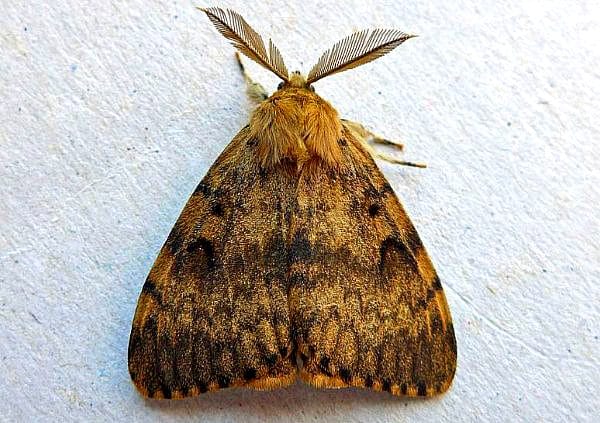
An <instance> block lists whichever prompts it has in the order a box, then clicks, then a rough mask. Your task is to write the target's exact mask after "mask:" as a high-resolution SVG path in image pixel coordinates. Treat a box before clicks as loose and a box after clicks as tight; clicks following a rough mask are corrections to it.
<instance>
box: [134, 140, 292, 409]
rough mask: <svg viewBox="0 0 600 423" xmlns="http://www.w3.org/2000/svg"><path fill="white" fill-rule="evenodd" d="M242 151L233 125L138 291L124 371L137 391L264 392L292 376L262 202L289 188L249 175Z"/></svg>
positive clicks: (272, 230) (273, 224) (275, 216)
mask: <svg viewBox="0 0 600 423" xmlns="http://www.w3.org/2000/svg"><path fill="white" fill-rule="evenodd" d="M252 148H253V146H252V145H249V144H248V143H247V130H246V129H242V131H240V133H239V134H238V135H237V136H236V137H235V138H234V139H233V141H232V142H231V143H230V145H229V146H228V147H227V148H226V149H225V151H224V152H223V153H222V154H221V156H220V157H219V158H218V159H217V161H216V162H215V164H214V165H213V166H212V167H211V168H210V169H209V171H208V173H207V175H206V176H205V177H204V179H203V180H202V181H201V182H200V184H199V185H198V188H197V189H196V190H195V191H194V193H193V195H192V196H191V198H190V199H189V201H188V203H187V204H186V206H185V207H184V209H183V211H182V213H181V215H180V217H179V218H178V220H177V223H176V224H175V226H174V227H173V229H172V231H171V233H170V235H169V237H168V239H167V241H166V243H165V245H164V246H163V247H162V249H161V251H160V254H159V256H158V258H157V259H156V262H155V263H154V266H153V267H152V269H151V271H150V274H149V275H148V278H147V280H146V282H145V284H144V286H143V288H142V292H141V294H140V298H139V301H138V306H137V309H136V312H135V317H134V321H133V325H132V330H131V336H130V341H129V371H130V374H131V378H132V380H133V382H134V383H135V385H136V387H137V388H138V390H139V391H140V392H141V393H142V394H143V395H145V396H147V397H152V398H184V397H188V396H194V395H198V394H200V393H203V392H206V391H212V390H216V389H220V388H226V387H229V386H250V387H255V388H258V389H270V388H276V387H279V386H285V385H288V384H290V383H291V382H292V381H293V380H294V378H295V374H296V364H295V357H292V350H293V348H292V341H291V337H290V330H289V329H290V325H289V313H288V306H287V292H286V287H285V283H284V280H285V272H286V266H287V256H286V252H285V251H286V250H285V245H284V242H283V236H282V234H281V227H282V226H283V225H282V221H283V219H284V218H285V217H284V216H283V207H278V208H277V209H276V210H273V209H272V207H271V205H272V204H274V203H277V202H278V201H280V200H279V199H278V198H276V196H280V198H282V199H285V198H290V197H291V196H292V193H291V192H289V191H290V190H291V189H292V188H291V186H290V180H289V179H288V178H286V177H285V175H281V174H272V175H269V177H266V178H265V177H261V176H259V172H258V170H257V169H256V165H255V161H254V159H253V157H254V155H253V152H252ZM281 201H285V200H281ZM267 264H269V265H267Z"/></svg>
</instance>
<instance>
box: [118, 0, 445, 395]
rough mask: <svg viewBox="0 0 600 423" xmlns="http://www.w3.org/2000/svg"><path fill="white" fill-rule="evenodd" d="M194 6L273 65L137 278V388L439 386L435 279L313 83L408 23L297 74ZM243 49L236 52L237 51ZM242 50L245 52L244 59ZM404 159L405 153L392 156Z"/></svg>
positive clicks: (379, 52)
mask: <svg viewBox="0 0 600 423" xmlns="http://www.w3.org/2000/svg"><path fill="white" fill-rule="evenodd" d="M201 10H203V11H204V12H205V13H206V15H207V16H208V18H209V19H210V21H211V22H212V23H213V24H214V25H215V27H216V29H217V30H218V31H219V32H220V33H221V34H222V35H224V36H225V37H226V38H227V39H229V40H230V41H231V42H232V43H233V45H234V46H235V47H236V48H237V50H238V51H239V52H241V53H243V54H244V55H245V56H247V57H248V58H250V59H252V60H254V61H255V62H257V63H258V64H260V65H261V66H263V67H265V68H266V69H268V70H270V71H271V72H273V73H274V74H275V75H277V76H278V77H279V78H280V79H281V80H282V82H281V84H279V87H278V89H277V91H275V92H274V93H273V94H272V95H270V96H268V95H267V94H266V93H264V92H263V90H262V89H261V87H260V86H258V85H257V84H256V83H254V82H253V81H252V80H251V79H250V77H249V76H248V75H247V74H245V71H244V70H243V68H242V71H243V72H244V75H245V77H246V80H247V81H248V83H249V86H250V87H251V91H252V93H253V95H252V97H253V98H255V99H257V105H256V108H255V109H254V111H253V113H252V115H251V118H250V122H249V123H248V125H246V126H245V127H244V128H242V129H241V130H240V131H239V133H238V134H237V135H236V136H235V137H234V138H233V140H232V141H231V142H230V144H229V145H228V146H227V147H226V148H225V150H224V151H223V152H222V153H221V155H220V156H219V158H218V159H217V160H216V162H215V163H214V164H213V165H212V166H211V167H210V169H209V170H208V173H207V174H206V176H205V177H204V179H202V181H201V182H200V184H199V185H198V187H197V188H196V189H195V191H194V193H193V194H192V196H191V198H190V199H189V201H188V202H187V204H186V206H185V207H184V209H183V211H182V213H181V215H180V216H179V218H178V220H177V222H176V223H175V226H174V227H173V229H172V230H171V233H170V234H169V236H168V238H167V240H166V242H165V244H164V246H163V247H162V249H161V251H160V253H159V255H158V258H157V259H156V262H155V263H154V266H153V267H152V269H151V270H150V273H149V275H148V277H147V279H146V281H145V283H144V285H143V288H142V292H141V294H140V297H139V301H138V305H137V309H136V312H135V317H134V320H133V327H132V330H131V336H130V340H129V351H128V355H129V372H130V375H131V378H132V380H133V382H134V384H135V386H136V387H137V389H138V390H139V391H140V393H141V394H142V395H144V396H146V397H151V398H176V399H177V398H184V397H190V396H195V395H198V394H201V393H204V392H207V391H215V390H217V389H220V388H227V387H234V386H245V387H250V388H256V389H274V388H279V387H284V386H287V385H290V384H292V383H293V382H294V381H295V380H296V379H301V380H303V381H304V382H306V383H308V384H310V385H312V386H315V387H318V388H340V387H363V388H370V389H373V390H376V391H388V392H390V393H392V394H394V395H407V396H431V395H435V394H439V393H442V392H444V391H446V390H447V389H448V387H449V386H450V383H451V381H452V379H453V376H454V372H455V368H456V340H455V336H454V329H453V326H452V320H451V317H450V312H449V309H448V305H447V302H446V298H445V296H444V292H443V291H442V286H441V284H440V280H439V278H438V276H437V275H436V272H435V270H434V268H433V265H432V263H431V261H430V259H429V257H428V255H427V252H426V251H425V248H424V247H423V244H422V243H421V240H420V239H419V236H418V234H417V232H416V230H415V228H414V226H413V225H412V223H411V221H410V219H409V218H408V216H407V214H406V212H405V211H404V209H403V207H402V205H401V204H400V202H399V201H398V199H397V197H396V195H395V194H394V191H393V190H392V188H391V186H390V184H389V183H388V182H387V181H386V179H385V177H384V176H383V174H382V173H381V171H380V170H379V169H378V167H377V165H376V163H375V161H374V157H376V156H378V154H379V153H377V152H375V150H374V149H373V148H372V146H371V145H370V141H371V142H373V143H387V144H391V142H390V141H387V140H385V139H383V138H381V137H377V136H375V135H373V134H372V133H371V132H369V131H367V130H366V129H365V128H364V127H363V126H362V125H360V124H357V123H355V122H351V121H347V120H343V119H341V118H340V117H339V116H338V113H337V112H336V110H335V109H334V108H333V107H332V106H331V104H329V103H328V102H327V101H326V100H324V99H323V98H321V97H320V96H319V95H318V94H317V93H316V92H315V90H314V86H313V84H314V83H315V82H317V81H319V80H321V79H323V78H324V77H326V76H329V75H332V74H335V73H338V72H342V71H345V70H348V69H352V68H355V67H357V66H360V65H362V64H365V63H368V62H370V61H372V60H375V59H376V58H379V57H381V56H383V55H384V54H386V53H388V52H390V51H391V50H393V49H394V48H396V47H397V46H398V45H400V44H402V43H403V42H404V41H406V40H408V39H409V38H411V35H408V34H405V33H403V32H401V31H398V30H389V29H375V30H365V31H361V32H357V33H355V34H353V35H351V36H349V37H347V38H344V39H342V40H341V41H339V42H338V43H336V44H335V45H334V46H333V47H332V48H331V49H330V50H327V51H326V52H325V53H324V54H323V55H322V56H321V58H320V59H319V61H318V62H317V64H316V65H315V66H314V67H313V68H312V69H311V71H310V72H309V73H308V76H307V77H304V76H303V75H301V74H300V73H299V72H292V73H291V74H289V73H288V71H287V69H286V66H285V64H284V61H283V58H282V56H281V54H280V52H279V50H278V49H277V47H276V46H275V45H274V44H273V42H272V41H270V40H269V46H268V49H267V47H266V46H265V44H264V42H263V40H262V38H261V36H260V35H259V34H258V33H257V32H256V31H255V30H254V29H252V28H251V27H250V26H249V25H248V23H247V22H246V21H245V20H244V19H243V18H242V16H240V15H239V14H237V13H236V12H234V11H231V10H223V9H219V8H208V9H201ZM238 59H239V55H238ZM240 64H241V61H240ZM396 162H398V163H400V164H406V165H410V166H419V164H417V163H412V162H404V161H399V160H397V161H396Z"/></svg>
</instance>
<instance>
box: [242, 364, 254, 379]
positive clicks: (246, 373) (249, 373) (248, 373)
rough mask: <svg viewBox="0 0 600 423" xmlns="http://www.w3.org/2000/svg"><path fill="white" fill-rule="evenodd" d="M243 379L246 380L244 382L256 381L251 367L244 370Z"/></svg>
mask: <svg viewBox="0 0 600 423" xmlns="http://www.w3.org/2000/svg"><path fill="white" fill-rule="evenodd" d="M244 379H246V380H253V379H256V369H254V368H252V367H251V368H248V369H246V370H244Z"/></svg>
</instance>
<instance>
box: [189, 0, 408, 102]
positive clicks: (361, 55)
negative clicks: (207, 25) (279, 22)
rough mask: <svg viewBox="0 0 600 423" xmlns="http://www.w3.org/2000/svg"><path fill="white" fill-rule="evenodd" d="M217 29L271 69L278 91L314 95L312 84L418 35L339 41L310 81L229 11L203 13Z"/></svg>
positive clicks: (365, 34)
mask: <svg viewBox="0 0 600 423" xmlns="http://www.w3.org/2000/svg"><path fill="white" fill-rule="evenodd" d="M200 10H202V11H203V12H204V13H206V15H207V16H208V18H209V19H210V21H211V22H212V23H213V24H214V25H215V27H216V28H217V30H218V31H219V32H220V33H221V34H223V36H225V38H227V39H229V40H231V42H232V43H233V45H234V46H235V47H236V48H237V49H238V50H239V51H240V53H242V54H244V55H246V56H247V57H248V58H250V59H252V60H254V61H255V62H256V63H258V64H259V65H261V66H263V67H265V68H267V69H269V70H270V71H271V72H273V73H274V74H275V75H277V76H278V77H279V78H281V80H282V82H281V84H279V87H278V89H279V90H281V89H285V88H304V89H307V90H311V91H314V88H313V87H312V84H313V83H314V82H316V81H318V80H320V79H322V78H325V77H326V76H329V75H332V74H334V73H338V72H342V71H345V70H348V69H352V68H355V67H357V66H360V65H364V64H365V63H368V62H370V61H372V60H375V59H377V58H379V57H381V56H383V55H385V54H387V53H389V52H390V51H392V50H393V49H395V48H396V47H398V46H399V45H400V44H402V43H403V42H404V41H406V40H408V39H409V38H412V37H415V35H410V34H405V33H404V32H402V31H398V30H396V29H374V30H368V29H367V30H364V31H360V32H356V33H354V34H352V35H350V36H349V37H346V38H344V39H343V40H341V41H338V42H337V43H336V44H334V45H333V47H332V48H330V49H329V50H327V51H326V52H325V53H323V55H322V56H321V58H320V59H319V61H318V62H317V64H316V65H314V66H313V67H312V69H311V70H310V72H309V73H308V76H307V77H304V76H303V75H302V74H301V73H300V72H297V71H296V72H292V74H291V75H290V74H289V73H288V70H287V68H286V67H285V63H284V62H283V57H282V56H281V53H280V52H279V49H278V48H277V47H276V46H275V44H273V42H272V41H271V40H269V48H268V49H267V48H266V47H265V44H264V42H263V39H262V37H261V36H260V35H259V34H258V33H257V32H256V31H255V30H254V29H252V27H251V26H250V25H248V23H247V22H246V21H245V20H244V18H243V17H242V16H241V15H240V14H238V13H236V12H234V11H233V10H229V9H225V10H223V9H219V8H218V7H211V8H208V9H200Z"/></svg>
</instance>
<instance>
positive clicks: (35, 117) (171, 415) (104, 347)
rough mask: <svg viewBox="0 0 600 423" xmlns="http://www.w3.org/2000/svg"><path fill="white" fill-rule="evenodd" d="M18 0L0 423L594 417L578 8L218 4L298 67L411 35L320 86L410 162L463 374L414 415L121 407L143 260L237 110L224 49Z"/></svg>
mask: <svg viewBox="0 0 600 423" xmlns="http://www.w3.org/2000/svg"><path fill="white" fill-rule="evenodd" d="M34 3H36V2H30V1H16V2H15V1H9V0H0V6H1V10H2V12H1V13H0V98H1V101H0V147H1V148H0V181H1V185H0V198H1V199H2V200H1V202H0V224H1V231H0V336H1V340H0V401H1V402H2V404H1V405H0V409H1V411H0V420H6V421H58V420H61V421H102V420H104V421H112V420H122V421H131V420H137V421H142V420H143V421H148V420H154V421H158V420H159V419H169V420H173V421H201V420H202V421H204V420H212V421H234V420H239V421H242V420H243V421H256V422H259V421H265V420H268V419H272V420H293V421H317V420H322V421H335V420H339V421H402V420H405V419H406V420H416V419H419V420H421V419H423V420H424V419H428V420H436V421H442V420H445V421H456V420H465V421H469V420H470V421H477V420H479V421H481V420H487V421H508V420H513V421H519V420H522V421H540V420H546V421H565V420H570V421H586V420H587V421H591V420H593V415H594V413H598V409H599V408H600V401H599V399H598V398H599V397H598V392H599V390H600V380H599V379H600V376H599V375H600V354H599V353H598V351H599V347H600V341H599V340H598V336H599V335H600V330H599V328H600V310H599V302H598V300H599V299H600V290H599V288H598V286H599V282H600V240H599V238H600V224H599V223H600V213H599V212H598V203H599V201H600V195H599V186H600V175H599V170H598V165H599V164H600V163H599V159H600V147H599V143H600V131H599V122H600V112H599V110H600V101H599V94H600V73H599V70H598V69H600V43H599V42H598V41H599V36H600V35H599V34H600V33H599V31H598V28H599V22H600V17H599V9H600V6H598V3H597V2H596V1H592V0H590V1H578V2H563V1H539V2H519V1H513V2H496V1H491V0H484V1H473V2H468V1H464V0H463V1H455V2H446V1H442V0H435V1H431V2H426V3H425V2H413V1H385V2H378V3H379V4H378V5H377V6H373V5H371V6H367V5H364V4H363V3H370V2H362V1H340V2H335V5H334V4H333V3H334V2H329V1H307V0H304V1H291V0H290V1H285V2H275V1H265V2H254V4H252V5H250V2H246V1H241V0H240V1H225V2H222V3H221V4H220V5H221V6H230V7H233V8H234V9H236V10H238V11H239V12H241V13H242V14H243V15H244V16H246V18H247V19H248V21H249V22H250V23H251V24H252V25H254V26H255V27H256V29H258V30H259V32H261V33H262V34H264V35H265V36H266V37H268V36H271V37H273V38H274V40H275V41H276V42H277V44H278V45H279V47H280V49H281V51H282V53H283V55H284V57H285V58H286V60H287V62H288V67H289V68H291V69H294V68H297V67H299V68H301V69H302V70H303V71H305V72H306V71H307V70H308V69H309V68H310V66H311V65H312V63H313V62H315V61H316V59H317V58H318V56H319V55H320V53H321V52H322V51H323V50H325V49H326V48H328V47H330V45H331V44H333V42H335V41H337V40H338V39H339V38H341V37H343V36H345V35H347V34H349V33H351V32H352V31H354V30H357V29H362V28H366V27H378V26H379V27H395V28H399V29H402V30H405V31H408V32H414V33H418V34H420V35H421V37H420V38H417V39H414V40H410V41H408V42H407V43H405V44H404V45H402V46H401V47H399V48H398V49H397V50H396V51H394V52H393V53H392V54H390V55H389V56H386V57H385V58H383V59H381V60H378V61H377V62H375V63H372V64H369V65H365V66H364V67H362V68H359V69H355V70H353V71H349V72H347V73H344V74H340V75H337V76H333V77H331V78H328V79H326V80H323V81H321V82H319V83H318V84H317V90H318V92H319V93H320V94H322V95H323V96H324V97H325V98H327V99H329V100H330V101H331V102H332V103H333V104H334V105H335V106H336V107H337V108H338V110H340V112H341V113H342V114H343V115H344V116H346V117H350V118H354V119H357V120H360V121H362V122H364V123H365V124H367V125H368V126H370V127H371V128H374V129H376V130H377V131H378V132H380V133H383V134H385V135H386V136H388V137H392V138H393V137H396V138H401V139H402V140H404V141H405V142H406V144H407V151H406V154H405V157H406V159H409V160H421V161H425V162H427V163H428V164H429V166H430V167H429V168H428V169H427V170H418V169H411V168H399V167H395V166H392V165H388V164H382V165H381V167H382V169H383V171H384V173H385V174H386V176H387V177H388V178H389V180H390V182H391V184H392V186H393V187H394V189H395V190H396V192H397V193H398V194H399V196H400V197H401V199H402V201H403V203H404V205H405V207H406V209H407V211H408V212H409V214H410V216H411V217H412V219H413V221H414V223H415V224H416V226H417V228H418V230H419V232H420V234H421V236H422V238H423V240H424V242H425V245H426V246H427V248H428V250H429V252H430V255H431V256H432V258H433V261H434V263H435V265H436V267H437V270H438V272H439V274H440V276H441V278H442V281H443V284H444V287H445V290H446V293H447V296H448V300H449V303H450V307H451V310H452V313H453V317H454V320H455V328H456V334H457V337H458V347H459V366H458V371H457V374H456V378H455V382H454V385H453V386H452V388H451V390H450V391H449V392H448V393H447V394H446V395H445V396H443V397H440V398H436V399H432V400H426V401H423V400H406V399H398V398H394V397H391V396H388V395H386V394H374V393H368V392H362V391H356V390H350V391H348V390H342V391H317V390H313V389H311V388H308V387H305V386H302V385H296V386H294V387H292V388H290V389H287V390H282V391H275V392H271V393H260V392H254V391H246V390H228V391H222V392H219V393H217V394H210V395H206V396H203V397H201V398H199V399H193V400H187V401H182V402H153V401H144V400H143V399H142V398H140V397H139V396H138V394H137V393H136V392H135V390H134V387H133V386H132V384H131V383H130V381H129V375H128V373H127V365H126V360H127V353H126V350H127V342H128V336H129V330H130V324H131V319H132V315H133V312H134V309H135V304H136V301H137V297H138V294H139V291H140V289H141V286H142V283H143V280H144V278H145V276H146V274H147V272H148V270H149V269H150V266H151V265H152V262H153V260H154V258H155V256H156V254H157V252H158V250H159V248H160V246H161V245H162V243H163V241H164V240H165V238H166V236H167V234H168V232H169V230H170V228H171V226H172V225H173V223H174V222H175V219H176V218H177V216H178V214H179V211H180V210H181V208H182V207H183V205H184V204H185V202H186V200H187V198H188V196H189V194H190V193H191V191H192V190H193V188H194V187H195V185H196V184H197V182H198V181H199V180H200V178H201V177H202V176H203V174H204V173H205V172H206V170H207V168H208V166H209V165H210V164H211V163H212V161H213V160H214V159H215V158H216V157H217V155H218V154H219V152H220V151H221V150H222V149H223V148H224V146H225V145H226V144H227V142H228V141H229V140H230V139H231V138H232V136H233V135H234V134H235V133H236V131H237V130H238V129H239V128H240V127H242V126H243V125H244V124H245V122H246V120H247V118H248V113H249V111H248V102H247V100H246V98H245V95H244V85H243V80H242V78H241V77H240V75H239V74H238V71H237V68H236V65H235V62H234V59H233V49H232V48H231V47H230V46H229V45H228V43H227V42H226V41H225V39H223V38H222V37H221V36H220V35H219V34H218V33H217V32H216V31H215V30H214V29H213V27H212V25H211V24H210V23H209V21H208V19H207V18H206V17H205V16H204V15H203V14H202V13H201V12H199V11H197V10H195V9H194V8H193V6H194V4H192V3H191V2H185V1H169V2H161V1H156V0H153V1H150V0H144V1H142V0H129V1H109V0H96V1H76V0H72V1H53V2H43V3H46V4H34ZM40 3H42V2H40ZM373 3H374V2H373ZM497 3H504V5H499V4H497ZM523 3H525V4H523ZM196 4H198V3H196ZM200 5H203V6H206V5H207V4H200ZM209 5H210V4H209ZM251 70H252V71H254V72H255V74H256V76H257V77H258V79H260V80H261V81H263V82H265V85H267V86H270V87H272V88H274V87H275V84H276V80H275V79H274V78H272V77H270V76H269V75H268V74H267V73H265V72H263V71H261V70H258V69H257V68H256V67H255V66H252V67H251ZM596 416H597V415H596Z"/></svg>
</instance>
